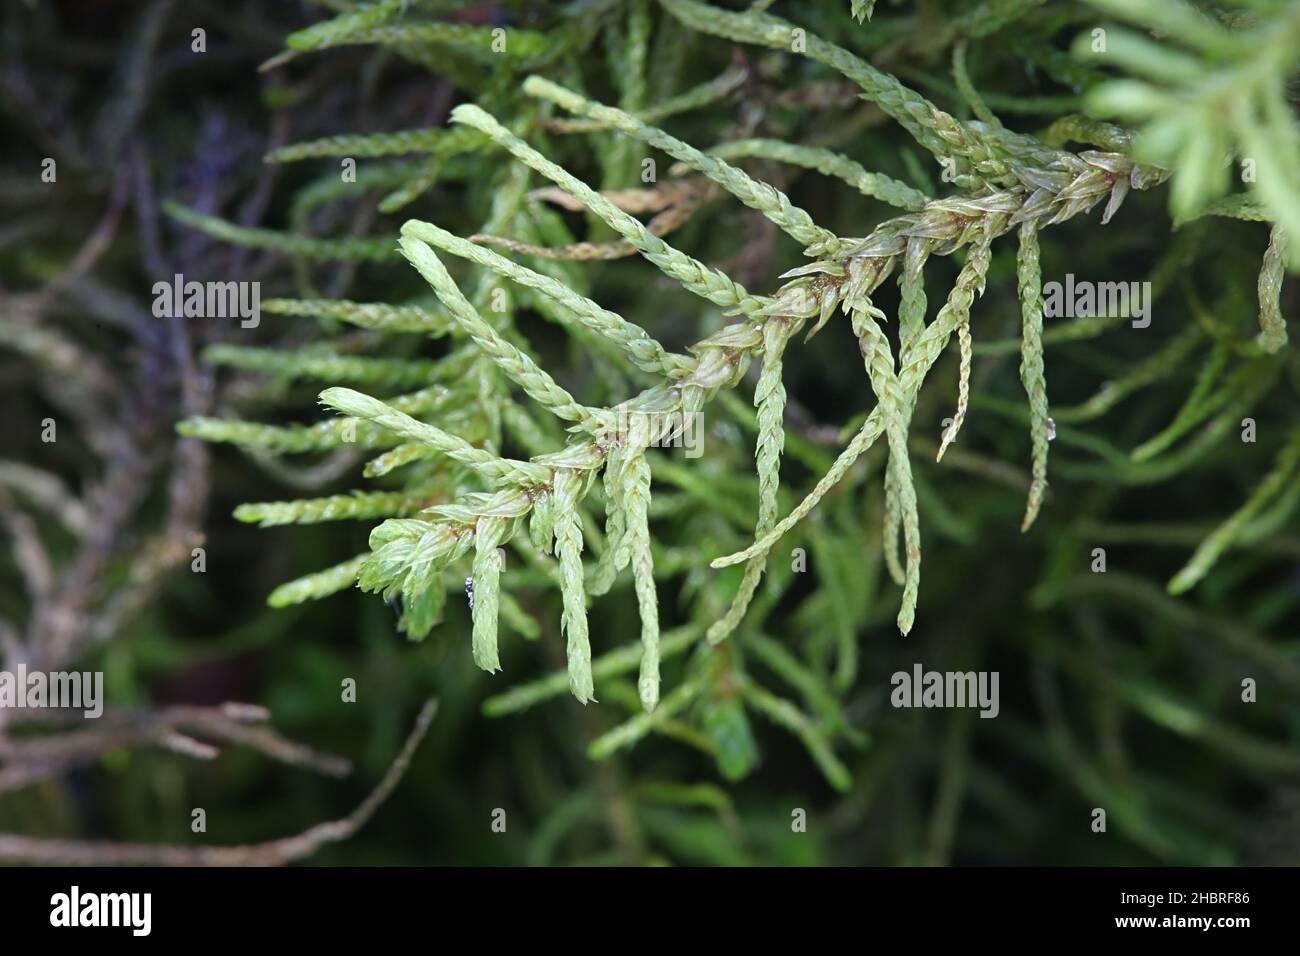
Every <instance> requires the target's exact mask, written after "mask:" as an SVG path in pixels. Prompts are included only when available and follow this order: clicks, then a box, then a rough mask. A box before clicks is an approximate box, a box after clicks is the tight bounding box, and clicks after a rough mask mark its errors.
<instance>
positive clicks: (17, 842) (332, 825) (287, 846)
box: [0, 699, 438, 866]
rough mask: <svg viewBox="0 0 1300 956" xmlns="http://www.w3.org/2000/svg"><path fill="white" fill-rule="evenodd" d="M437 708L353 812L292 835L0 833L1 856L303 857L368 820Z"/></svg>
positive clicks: (213, 860)
mask: <svg viewBox="0 0 1300 956" xmlns="http://www.w3.org/2000/svg"><path fill="white" fill-rule="evenodd" d="M437 709H438V702H437V700H436V699H430V700H429V701H427V702H426V703H425V705H424V707H423V708H421V710H420V714H419V716H418V717H417V718H416V720H415V726H414V727H413V728H412V729H411V733H410V735H409V736H408V737H407V738H406V743H405V744H403V746H402V749H401V752H400V753H398V755H397V757H396V758H395V759H394V760H393V762H392V764H390V765H389V767H388V770H387V772H385V774H384V776H383V779H382V780H380V782H379V784H378V785H377V786H376V787H375V788H374V790H372V791H371V792H370V794H369V796H367V797H366V799H365V800H363V801H361V803H360V805H359V806H358V807H357V808H356V809H355V810H353V811H352V813H350V814H348V816H346V817H343V818H342V819H340V820H331V821H328V822H326V823H319V824H317V825H316V826H314V827H311V828H310V829H307V830H304V831H303V832H302V833H298V834H295V835H293V836H289V837H282V838H281V839H278V840H270V841H268V842H266V843H252V844H247V845H244V846H177V845H163V844H159V845H150V844H138V843H112V842H97V841H82V840H50V839H42V838H39V837H27V836H21V835H19V834H14V833H0V861H4V862H16V863H32V864H38V865H43V866H283V865H285V864H287V863H292V862H294V861H296V860H301V859H304V858H306V857H308V856H311V855H312V854H313V853H315V852H316V851H317V850H319V849H321V848H322V847H323V846H325V845H327V844H330V843H338V842H340V841H342V840H346V839H348V838H349V837H351V836H352V835H353V834H354V833H356V832H357V831H358V830H360V829H361V828H362V827H363V826H365V825H366V823H367V822H369V820H370V818H371V817H372V816H374V814H375V811H376V810H378V809H379V807H380V806H381V805H382V804H383V802H384V801H385V800H387V799H388V797H389V795H391V794H392V792H393V791H394V790H395V789H396V788H397V785H398V784H399V783H400V782H401V780H402V777H403V776H404V775H405V774H406V771H407V768H408V767H409V766H410V764H411V758H412V757H413V756H414V755H415V751H416V749H417V748H418V747H419V746H420V742H421V741H422V740H423V739H424V736H425V734H426V733H427V732H428V729H429V725H430V724H431V723H432V722H433V717H434V714H435V713H436V712H437Z"/></svg>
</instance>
